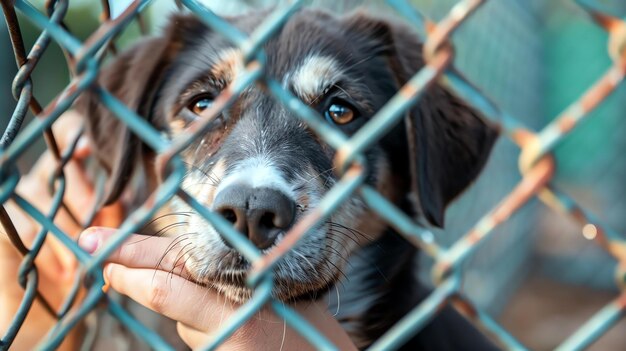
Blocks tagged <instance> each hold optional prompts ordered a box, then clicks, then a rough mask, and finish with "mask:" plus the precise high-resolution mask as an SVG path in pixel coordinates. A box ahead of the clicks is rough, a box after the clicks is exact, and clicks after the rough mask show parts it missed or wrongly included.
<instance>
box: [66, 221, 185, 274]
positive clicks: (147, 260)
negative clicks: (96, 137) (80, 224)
mask: <svg viewBox="0 0 626 351" xmlns="http://www.w3.org/2000/svg"><path fill="white" fill-rule="evenodd" d="M117 232H118V231H117V230H116V229H112V228H101V227H92V228H89V229H87V230H85V231H84V232H83V233H82V234H81V236H80V238H79V239H78V244H79V245H80V246H81V247H82V248H83V249H85V250H86V251H88V252H90V253H93V252H97V251H98V250H99V249H100V248H102V247H103V246H104V245H105V243H106V242H107V241H108V240H110V239H111V238H112V237H113V236H114V235H115V234H116V233H117ZM188 237H189V236H188V235H180V236H176V237H157V236H149V235H139V234H134V235H131V236H130V237H129V238H128V239H127V240H126V241H125V242H124V243H123V244H122V245H121V246H119V247H118V248H117V249H115V251H113V253H112V254H111V255H109V258H108V259H107V262H111V263H118V264H121V265H124V266H126V267H130V268H147V269H160V270H164V271H167V272H174V273H175V274H177V275H179V276H181V277H183V278H187V279H189V278H190V276H189V272H188V271H187V269H186V268H185V261H186V260H185V252H186V249H187V248H188V244H189V242H188Z"/></svg>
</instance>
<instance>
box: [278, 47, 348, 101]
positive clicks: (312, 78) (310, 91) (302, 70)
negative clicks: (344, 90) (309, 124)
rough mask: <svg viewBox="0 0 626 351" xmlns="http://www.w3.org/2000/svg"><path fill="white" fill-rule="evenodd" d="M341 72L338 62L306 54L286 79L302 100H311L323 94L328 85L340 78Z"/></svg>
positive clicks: (326, 57) (325, 57) (329, 58)
mask: <svg viewBox="0 0 626 351" xmlns="http://www.w3.org/2000/svg"><path fill="white" fill-rule="evenodd" d="M342 75H343V72H342V70H341V66H340V65H339V63H338V62H337V61H336V60H335V59H334V58H332V57H328V56H316V55H312V56H308V57H307V58H306V59H304V61H303V62H302V64H301V65H300V66H299V67H298V68H297V69H296V70H295V72H294V73H293V74H291V75H289V77H288V80H289V82H286V83H291V84H290V85H291V86H292V87H293V90H294V92H295V93H296V94H297V95H298V96H299V97H300V98H301V99H303V100H305V101H308V102H313V100H315V99H316V98H317V97H318V96H320V95H322V94H324V91H325V90H326V89H328V87H330V86H332V85H333V84H335V83H336V82H337V81H339V80H340V78H341V76H342Z"/></svg>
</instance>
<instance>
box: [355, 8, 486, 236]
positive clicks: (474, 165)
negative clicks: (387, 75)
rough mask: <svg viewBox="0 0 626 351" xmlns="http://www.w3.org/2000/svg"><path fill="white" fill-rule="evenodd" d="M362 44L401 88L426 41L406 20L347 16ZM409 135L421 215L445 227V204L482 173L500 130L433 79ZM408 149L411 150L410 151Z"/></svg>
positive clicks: (418, 61)
mask: <svg viewBox="0 0 626 351" xmlns="http://www.w3.org/2000/svg"><path fill="white" fill-rule="evenodd" d="M346 21H347V22H348V25H349V26H350V27H351V28H353V29H354V30H355V32H357V33H361V35H364V38H365V39H364V40H365V41H363V42H362V43H361V44H363V45H369V46H370V50H369V51H370V52H374V53H378V54H380V55H384V56H386V57H387V59H388V62H389V69H390V71H391V73H392V74H393V76H394V78H395V80H396V82H397V85H398V88H399V87H401V86H402V85H404V84H405V83H406V82H407V81H408V80H409V79H410V78H411V77H412V76H413V75H414V74H415V73H417V72H418V70H419V69H420V68H422V67H423V66H424V60H423V57H422V44H421V42H420V41H419V39H418V37H417V35H415V34H413V33H414V31H413V30H412V29H411V28H409V27H407V26H403V25H397V24H390V23H388V22H387V21H384V20H380V19H375V18H372V17H370V16H368V15H366V14H363V13H357V14H355V15H352V16H351V17H348V18H347V19H346ZM408 117H409V118H410V119H409V120H408V121H409V122H410V123H406V132H407V140H409V142H413V143H414V144H415V145H408V147H407V149H408V148H410V147H413V150H414V155H413V156H412V157H413V158H415V159H408V158H407V162H409V163H410V164H412V166H411V168H415V171H416V178H417V179H415V181H416V182H417V184H416V189H417V192H418V194H417V195H418V200H419V205H420V209H421V212H422V214H423V215H424V216H425V218H426V219H427V220H428V221H429V222H430V223H431V224H433V225H436V226H439V227H442V226H443V223H444V213H445V209H446V206H447V205H448V203H450V202H451V201H452V200H453V199H454V198H455V197H456V196H457V195H459V194H460V193H461V192H462V191H463V190H464V189H465V188H466V187H467V186H468V185H469V184H470V183H471V182H472V181H473V180H474V179H475V178H476V176H477V175H478V174H479V173H480V171H481V169H482V168H483V166H484V164H485V163H486V161H487V159H488V157H489V154H490V151H491V148H492V146H493V144H494V142H495V140H496V138H497V135H498V131H497V129H496V128H495V126H494V125H492V124H491V123H489V122H486V121H485V120H483V119H482V118H481V117H480V116H479V113H478V112H477V111H476V110H474V109H473V108H471V107H470V106H468V105H467V104H466V103H465V102H463V101H462V100H461V99H459V98H458V97H456V96H455V95H454V94H452V93H451V92H449V91H448V90H446V89H445V88H443V87H442V86H441V85H439V84H437V83H436V84H434V85H433V86H432V87H431V88H429V89H428V91H426V92H425V93H424V94H423V95H422V97H421V99H420V100H419V102H418V103H417V105H416V106H415V107H413V108H412V109H411V110H410V111H409V116H408ZM406 152H407V154H408V153H409V151H408V150H407V151H406Z"/></svg>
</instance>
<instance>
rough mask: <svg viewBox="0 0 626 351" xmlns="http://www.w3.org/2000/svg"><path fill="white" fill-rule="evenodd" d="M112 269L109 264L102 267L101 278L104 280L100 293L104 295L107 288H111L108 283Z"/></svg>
mask: <svg viewBox="0 0 626 351" xmlns="http://www.w3.org/2000/svg"><path fill="white" fill-rule="evenodd" d="M112 269H113V266H112V265H110V264H107V265H106V266H104V271H103V272H102V277H103V278H104V285H103V286H102V291H103V292H104V293H107V292H108V291H109V288H110V287H111V283H110V282H109V277H110V276H111V270H112Z"/></svg>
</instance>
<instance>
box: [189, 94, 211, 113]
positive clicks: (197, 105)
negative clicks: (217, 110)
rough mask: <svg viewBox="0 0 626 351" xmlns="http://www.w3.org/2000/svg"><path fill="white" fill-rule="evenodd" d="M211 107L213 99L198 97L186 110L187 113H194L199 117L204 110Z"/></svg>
mask: <svg viewBox="0 0 626 351" xmlns="http://www.w3.org/2000/svg"><path fill="white" fill-rule="evenodd" d="M211 105H213V99H211V98H210V97H208V96H200V97H197V98H195V99H194V100H193V101H191V103H190V104H189V105H188V106H187V108H188V109H189V111H191V112H193V113H195V114H196V115H199V114H201V113H202V112H203V111H204V110H206V109H207V108H209V107H211Z"/></svg>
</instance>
